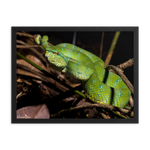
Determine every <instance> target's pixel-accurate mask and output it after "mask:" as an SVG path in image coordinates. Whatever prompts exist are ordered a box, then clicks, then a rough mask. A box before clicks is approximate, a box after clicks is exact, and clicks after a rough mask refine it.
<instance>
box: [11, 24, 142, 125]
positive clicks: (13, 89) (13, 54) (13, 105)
mask: <svg viewBox="0 0 150 150" xmlns="http://www.w3.org/2000/svg"><path fill="white" fill-rule="evenodd" d="M19 31H34V32H35V31H45V32H46V31H47V32H50V31H76V32H79V31H110V32H113V31H131V32H133V55H134V67H133V68H134V81H133V83H134V84H133V85H134V118H132V119H17V118H16V56H17V55H16V37H17V36H16V32H19ZM138 36H139V27H137V26H136V27H135V26H134V27H129V26H128V27H127V26H125V27H27V26H26V27H17V26H13V27H11V45H12V51H11V58H12V60H11V62H12V66H11V72H12V78H11V81H12V82H11V95H12V99H11V122H12V123H138V122H139V110H138V107H139V106H138V104H139V102H138V53H139V52H138V39H139V37H138Z"/></svg>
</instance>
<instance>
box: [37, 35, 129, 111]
mask: <svg viewBox="0 0 150 150" xmlns="http://www.w3.org/2000/svg"><path fill="white" fill-rule="evenodd" d="M34 39H35V42H36V43H37V44H41V45H42V46H43V47H44V48H45V50H46V53H45V57H47V59H48V61H49V62H50V63H51V64H52V65H53V67H55V69H57V70H59V71H62V72H65V73H69V74H70V75H71V76H73V77H75V78H77V79H79V80H81V82H82V85H83V89H84V91H85V93H86V96H87V97H88V98H89V99H90V100H91V101H93V102H94V103H103V104H109V105H113V106H116V107H120V108H123V107H124V106H125V105H126V104H127V103H128V101H129V98H130V95H131V91H130V90H129V89H128V87H127V85H126V84H125V83H124V82H123V80H122V79H121V78H120V77H119V76H118V75H116V74H114V73H112V72H109V71H107V70H106V69H104V62H103V61H102V60H101V59H100V58H99V57H97V56H96V55H94V54H92V53H90V52H88V51H86V50H84V49H82V48H79V47H77V46H75V45H72V44H69V43H62V44H58V45H56V46H49V45H48V43H47V41H48V36H46V35H45V36H43V37H41V36H40V35H35V36H34Z"/></svg>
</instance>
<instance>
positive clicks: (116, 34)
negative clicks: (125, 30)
mask: <svg viewBox="0 0 150 150" xmlns="http://www.w3.org/2000/svg"><path fill="white" fill-rule="evenodd" d="M119 35H120V31H117V32H116V33H115V35H114V38H113V40H112V43H111V46H110V49H109V51H108V55H107V57H106V59H105V67H107V66H108V64H109V63H110V60H111V57H112V54H113V51H114V49H115V46H116V43H117V41H118V38H119Z"/></svg>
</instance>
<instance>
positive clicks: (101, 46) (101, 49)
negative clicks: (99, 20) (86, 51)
mask: <svg viewBox="0 0 150 150" xmlns="http://www.w3.org/2000/svg"><path fill="white" fill-rule="evenodd" d="M103 39H104V31H103V32H102V40H101V45H100V55H99V57H100V58H102V51H103Z"/></svg>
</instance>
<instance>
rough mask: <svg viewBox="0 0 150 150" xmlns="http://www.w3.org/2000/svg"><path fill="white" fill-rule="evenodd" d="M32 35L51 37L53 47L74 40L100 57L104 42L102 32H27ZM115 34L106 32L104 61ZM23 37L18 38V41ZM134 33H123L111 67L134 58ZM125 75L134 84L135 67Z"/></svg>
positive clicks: (76, 43) (129, 68)
mask: <svg viewBox="0 0 150 150" xmlns="http://www.w3.org/2000/svg"><path fill="white" fill-rule="evenodd" d="M26 33H29V34H32V35H35V34H40V35H41V36H43V35H47V36H48V37H49V42H50V43H51V44H53V45H57V44H60V43H71V44H73V40H74V41H75V45H76V46H79V47H81V48H83V49H85V50H88V51H90V52H92V53H93V54H95V55H97V56H99V55H100V45H101V40H102V32H98V31H77V32H72V31H65V32H64V31H57V32H46V31H42V32H39V31H36V32H26ZM114 35H115V32H114V31H113V32H109V31H106V32H105V31H104V38H103V50H102V59H103V61H105V58H106V56H107V54H108V51H109V48H110V46H111V42H112V40H113V37H114ZM19 38H21V37H19V36H17V39H19ZM133 57H134V56H133V32H132V31H122V32H121V34H120V36H119V38H118V41H117V43H116V47H115V49H114V53H113V56H112V59H111V61H110V64H111V65H115V66H117V65H119V64H121V63H124V62H126V61H128V60H129V59H130V58H133ZM124 74H125V75H126V76H127V78H128V79H129V80H130V82H131V83H132V84H133V66H132V67H128V68H126V69H125V70H124Z"/></svg>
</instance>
